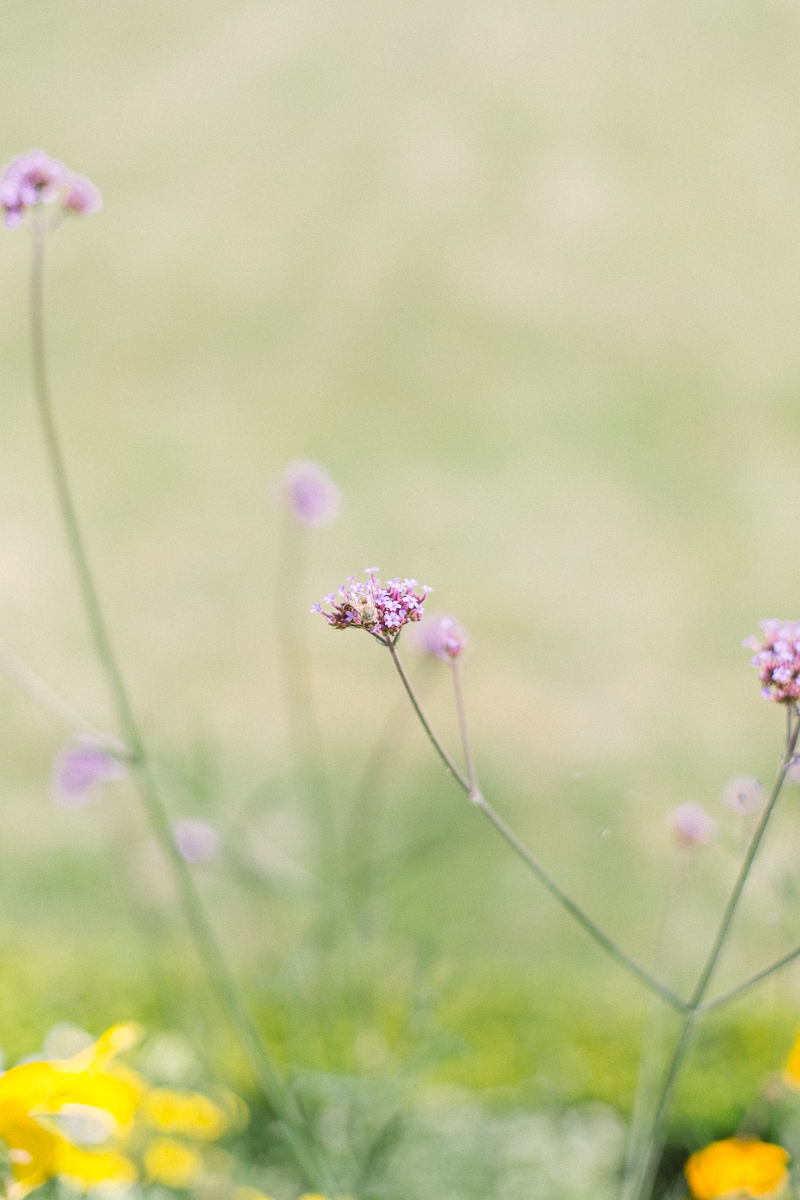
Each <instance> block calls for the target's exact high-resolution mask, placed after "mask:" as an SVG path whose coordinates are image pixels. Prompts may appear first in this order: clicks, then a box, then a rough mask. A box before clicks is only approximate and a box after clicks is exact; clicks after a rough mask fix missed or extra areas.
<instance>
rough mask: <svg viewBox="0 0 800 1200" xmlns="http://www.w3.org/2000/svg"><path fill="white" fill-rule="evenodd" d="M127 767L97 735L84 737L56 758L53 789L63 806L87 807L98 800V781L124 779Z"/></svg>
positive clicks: (53, 793)
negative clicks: (98, 739) (95, 736)
mask: <svg viewBox="0 0 800 1200" xmlns="http://www.w3.org/2000/svg"><path fill="white" fill-rule="evenodd" d="M127 773H128V768H127V766H126V764H125V763H124V762H122V760H121V759H119V758H117V756H116V755H114V754H112V753H111V751H110V750H108V749H106V747H105V746H103V745H102V743H101V742H98V741H96V740H95V739H94V738H90V737H81V738H78V739H77V740H76V741H75V742H73V743H72V744H71V745H69V746H66V747H65V748H64V749H63V750H60V751H59V752H58V754H57V755H56V757H55V759H54V760H53V769H52V774H51V780H50V783H51V791H52V796H53V799H54V800H55V802H56V804H60V805H61V807H62V808H84V807H85V805H87V804H90V803H91V802H92V800H94V799H96V789H97V786H98V784H101V783H107V782H109V781H111V780H114V779H122V778H124V776H125V775H126V774H127Z"/></svg>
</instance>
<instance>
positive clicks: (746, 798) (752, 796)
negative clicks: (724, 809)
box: [722, 775, 764, 813]
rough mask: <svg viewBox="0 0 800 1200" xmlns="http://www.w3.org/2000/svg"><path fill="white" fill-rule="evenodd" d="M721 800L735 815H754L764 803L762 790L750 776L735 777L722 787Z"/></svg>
mask: <svg viewBox="0 0 800 1200" xmlns="http://www.w3.org/2000/svg"><path fill="white" fill-rule="evenodd" d="M722 799H723V800H724V802H725V803H726V804H727V805H728V808H732V809H733V811H734V812H736V813H754V812H758V810H759V809H760V808H761V806H762V804H763V803H764V789H763V787H762V786H761V784H760V783H759V782H758V780H757V779H754V778H753V776H752V775H737V776H736V777H735V778H734V779H729V780H728V782H727V783H726V784H725V786H724V787H723V789H722Z"/></svg>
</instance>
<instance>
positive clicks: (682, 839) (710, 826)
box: [667, 801, 718, 849]
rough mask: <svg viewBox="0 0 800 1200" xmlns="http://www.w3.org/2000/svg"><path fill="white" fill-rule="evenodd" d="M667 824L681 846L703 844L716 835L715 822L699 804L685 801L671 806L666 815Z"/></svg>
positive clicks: (710, 840)
mask: <svg viewBox="0 0 800 1200" xmlns="http://www.w3.org/2000/svg"><path fill="white" fill-rule="evenodd" d="M667 821H668V824H669V825H670V826H671V828H672V831H673V833H674V834H675V836H676V837H677V839H678V841H679V843H680V845H681V846H683V847H684V848H685V849H689V847H691V846H704V845H706V844H707V843H708V842H712V841H713V840H714V838H715V837H716V836H717V829H718V826H717V822H716V821H715V820H714V818H713V817H711V816H709V814H708V813H707V812H706V810H705V809H704V808H703V806H702V805H700V804H693V803H692V802H691V801H687V802H686V803H685V804H679V805H678V807H677V808H673V809H672V810H671V812H670V813H669V814H668V817H667Z"/></svg>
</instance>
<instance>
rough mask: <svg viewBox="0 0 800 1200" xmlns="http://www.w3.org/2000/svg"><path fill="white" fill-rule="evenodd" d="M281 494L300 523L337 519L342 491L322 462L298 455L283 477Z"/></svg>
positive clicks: (315, 523)
mask: <svg viewBox="0 0 800 1200" xmlns="http://www.w3.org/2000/svg"><path fill="white" fill-rule="evenodd" d="M281 495H282V497H283V499H284V501H285V503H286V504H287V505H288V507H289V509H290V511H291V512H292V514H293V516H294V519H295V520H296V521H297V522H298V523H299V524H300V525H309V526H314V525H327V524H329V522H331V521H335V520H336V518H337V517H338V515H339V509H340V508H341V504H342V493H341V492H340V491H339V489H338V487H337V486H336V484H335V483H334V482H333V480H332V479H331V477H330V475H329V474H328V472H327V471H326V470H325V468H324V467H323V466H321V465H320V463H316V462H311V461H310V460H308V459H305V458H295V459H293V460H292V462H290V463H289V465H288V466H287V467H286V469H285V471H284V472H283V475H282V476H281Z"/></svg>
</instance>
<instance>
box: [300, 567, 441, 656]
mask: <svg viewBox="0 0 800 1200" xmlns="http://www.w3.org/2000/svg"><path fill="white" fill-rule="evenodd" d="M377 570H378V568H377V567H367V569H366V570H365V572H364V574H365V575H367V576H368V579H367V582H366V583H361V582H359V581H358V580H357V579H356V578H355V576H350V578H349V579H348V580H347V583H345V584H343V585H342V586H341V587H340V588H339V589H338V591H337V592H329V594H328V595H327V596H325V598H324V600H323V602H322V603H324V604H330V605H331V606H332V608H333V611H332V612H325V610H324V609H323V607H322V604H314V605H313V606H312V608H311V611H312V612H313V613H322V615H323V617H324V618H325V620H326V621H327V622H328V624H329V625H332V626H333V628H334V629H366V630H367V632H368V633H372V634H374V635H375V636H377V637H381V638H383V639H384V640H386V639H387V638H388V639H391V640H392V641H394V639H395V638H396V637H397V635H398V634H399V632H400V630H401V629H402V628H403V626H404V625H407V624H408V623H409V622H410V621H419V619H420V617H421V616H422V614H423V612H424V611H425V609H424V607H423V604H424V601H425V597H426V596H427V594H428V592H430V591H432V589H431V588H429V587H425V586H423V587H420V585H419V584H418V583H417V581H416V579H402V580H401V579H389V580H388V581H387V582H386V583H381V581H380V579H378V578H377ZM415 588H419V593H417V592H416V591H415V590H414V589H415Z"/></svg>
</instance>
